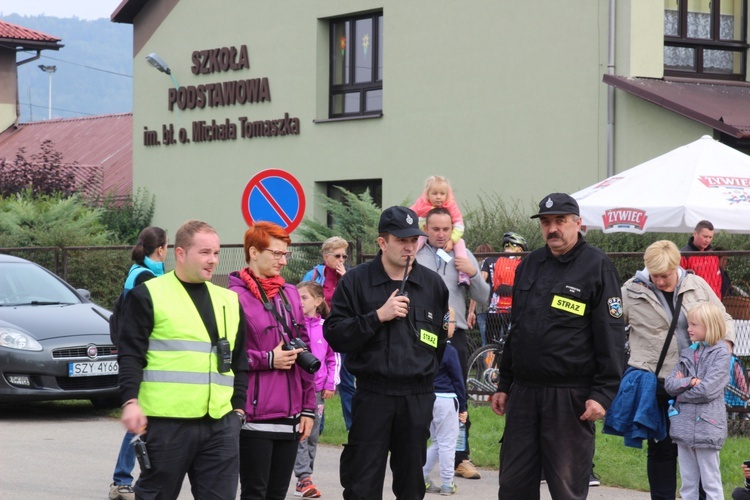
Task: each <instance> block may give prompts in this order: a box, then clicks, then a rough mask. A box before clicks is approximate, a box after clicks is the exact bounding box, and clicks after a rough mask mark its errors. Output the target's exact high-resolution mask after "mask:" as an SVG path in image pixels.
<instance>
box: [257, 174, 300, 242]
mask: <svg viewBox="0 0 750 500" xmlns="http://www.w3.org/2000/svg"><path fill="white" fill-rule="evenodd" d="M304 215H305V192H304V191H303V190H302V185H301V184H300V183H299V181H298V180H297V179H296V178H295V177H294V176H293V175H292V174H290V173H289V172H285V171H284V170H278V169H273V168H272V169H268V170H263V171H261V172H258V173H257V174H256V175H255V176H254V177H253V178H252V179H250V181H249V182H248V183H247V185H246V186H245V191H244V192H243V193H242V216H243V217H244V218H245V222H247V224H248V225H250V226H252V225H254V224H255V223H256V222H259V221H266V222H273V223H275V224H278V225H279V226H281V227H283V228H284V229H285V230H286V232H287V233H291V232H292V231H294V230H295V229H296V228H297V226H299V224H300V222H302V218H303V217H304Z"/></svg>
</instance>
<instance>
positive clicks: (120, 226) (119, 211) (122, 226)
mask: <svg viewBox="0 0 750 500" xmlns="http://www.w3.org/2000/svg"><path fill="white" fill-rule="evenodd" d="M91 204H92V205H94V206H100V207H101V208H102V212H101V217H100V220H101V222H102V224H104V226H106V227H107V229H109V231H110V232H111V233H112V235H113V239H114V241H116V242H117V243H119V244H123V245H125V244H127V245H135V244H136V243H137V242H138V234H139V233H140V232H141V230H142V229H143V228H145V227H148V226H150V225H151V219H152V218H153V217H154V210H155V208H156V196H155V195H150V196H149V193H148V190H147V189H145V188H144V189H141V188H138V190H137V191H136V193H135V195H133V196H131V197H129V198H127V199H126V200H122V199H118V198H117V197H116V196H114V195H113V194H108V195H107V196H105V197H104V198H102V199H98V198H97V199H94V200H92V202H91Z"/></svg>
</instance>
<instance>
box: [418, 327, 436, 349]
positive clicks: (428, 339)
mask: <svg viewBox="0 0 750 500" xmlns="http://www.w3.org/2000/svg"><path fill="white" fill-rule="evenodd" d="M419 340H420V341H422V342H424V343H425V344H427V345H428V346H430V347H437V344H438V336H437V335H435V334H434V333H430V332H428V331H427V330H420V331H419Z"/></svg>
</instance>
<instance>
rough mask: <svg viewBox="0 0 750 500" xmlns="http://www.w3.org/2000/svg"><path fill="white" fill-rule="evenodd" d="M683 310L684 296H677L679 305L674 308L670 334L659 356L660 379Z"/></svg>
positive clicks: (657, 372) (657, 366) (657, 369)
mask: <svg viewBox="0 0 750 500" xmlns="http://www.w3.org/2000/svg"><path fill="white" fill-rule="evenodd" d="M681 309H682V294H679V295H677V304H675V307H674V313H672V323H671V324H670V325H669V332H667V340H665V341H664V347H662V348H661V354H660V355H659V362H658V363H657V364H656V372H654V375H656V377H657V378H659V372H660V371H661V367H662V365H664V359H665V358H666V357H667V351H668V350H669V344H670V343H672V337H673V336H674V331H675V328H677V321H679V319H680V311H681Z"/></svg>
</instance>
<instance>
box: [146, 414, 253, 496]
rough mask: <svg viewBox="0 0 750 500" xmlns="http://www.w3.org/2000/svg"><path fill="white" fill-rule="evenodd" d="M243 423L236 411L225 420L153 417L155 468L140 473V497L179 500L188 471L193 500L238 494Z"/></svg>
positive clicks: (149, 439)
mask: <svg viewBox="0 0 750 500" xmlns="http://www.w3.org/2000/svg"><path fill="white" fill-rule="evenodd" d="M240 425H241V423H240V419H239V418H237V417H236V416H235V415H234V413H233V412H229V413H228V414H226V415H224V417H223V418H222V419H220V420H213V419H209V418H200V419H174V418H153V417H150V418H149V419H148V428H147V429H146V435H145V441H146V443H147V444H146V447H147V449H148V455H149V459H150V460H151V470H146V471H141V475H140V477H139V478H138V482H137V483H136V484H135V487H134V488H133V489H134V490H135V495H136V498H138V500H155V499H158V500H167V499H175V498H177V497H178V496H179V494H180V488H182V482H183V480H184V479H185V474H187V475H188V477H189V478H190V487H191V491H192V493H193V497H194V498H200V499H202V500H203V499H210V500H230V499H231V500H233V499H234V498H236V496H237V474H238V469H239V442H240V440H239V434H240Z"/></svg>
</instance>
